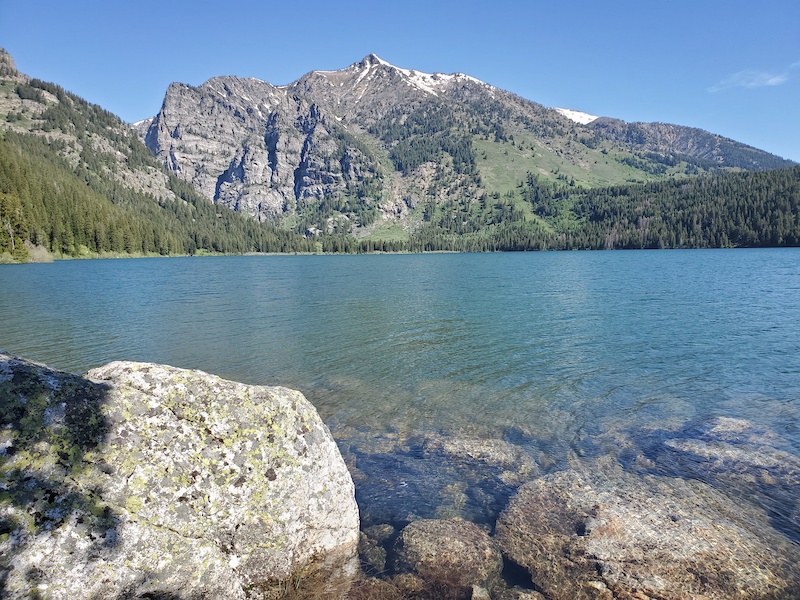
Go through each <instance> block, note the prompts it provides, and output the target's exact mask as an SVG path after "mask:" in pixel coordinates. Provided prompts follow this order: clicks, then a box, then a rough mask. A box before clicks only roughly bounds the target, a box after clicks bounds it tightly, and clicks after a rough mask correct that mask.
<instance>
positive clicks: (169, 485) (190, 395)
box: [0, 355, 358, 598]
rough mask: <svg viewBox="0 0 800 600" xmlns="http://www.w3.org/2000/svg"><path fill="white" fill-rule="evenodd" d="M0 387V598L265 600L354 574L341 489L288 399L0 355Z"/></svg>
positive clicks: (350, 502) (203, 377)
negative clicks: (293, 584)
mask: <svg viewBox="0 0 800 600" xmlns="http://www.w3.org/2000/svg"><path fill="white" fill-rule="evenodd" d="M0 375H2V376H1V377H0V401H2V413H0V416H2V437H0V518H1V519H2V523H0V525H1V526H0V534H2V536H0V549H2V558H0V569H2V571H1V572H0V582H2V583H0V585H2V588H3V589H2V592H3V594H0V595H7V596H9V597H28V595H29V594H30V593H34V592H35V593H38V594H40V595H43V596H45V597H49V598H67V597H85V596H93V597H98V598H105V597H117V596H137V595H141V594H151V595H153V594H155V595H159V594H161V595H164V594H178V595H179V597H187V598H188V597H226V598H247V597H252V596H258V597H269V593H270V590H271V589H272V588H273V587H275V586H276V585H278V584H280V582H282V581H285V580H287V579H290V578H293V577H295V578H296V577H297V574H298V573H303V574H304V576H308V577H311V576H314V577H315V579H316V581H317V584H316V585H321V586H323V587H324V585H327V584H328V583H330V584H331V586H332V587H331V589H334V587H336V585H337V583H338V581H339V580H341V579H347V578H348V577H349V576H350V575H352V573H353V571H354V570H355V568H356V566H357V564H356V548H357V544H358V508H357V506H356V504H355V497H354V487H353V482H352V479H351V478H350V475H349V473H348V472H347V469H346V467H345V465H344V461H343V460H342V458H341V455H340V454H339V451H338V449H337V447H336V444H335V442H334V441H333V439H332V437H331V435H330V433H329V432H328V430H327V428H326V426H325V425H324V423H322V421H321V419H320V418H319V416H318V414H317V413H316V411H315V409H314V408H313V406H311V404H310V403H309V402H308V401H307V400H306V399H305V398H304V397H303V396H302V394H300V393H299V392H296V391H293V390H289V389H286V388H279V387H263V386H248V385H244V384H240V383H236V382H231V381H225V380H223V379H220V378H219V377H216V376H213V375H209V374H206V373H202V372H199V371H187V370H183V369H177V368H173V367H168V366H163V365H154V364H143V363H126V362H118V363H111V364H109V365H106V366H104V367H101V368H99V369H95V370H93V371H90V372H89V373H88V374H87V375H86V376H85V377H79V376H76V375H70V374H67V373H61V372H58V371H55V370H52V369H49V368H47V367H45V366H43V365H36V364H34V363H30V362H27V361H24V360H21V359H15V358H12V357H10V356H7V355H0ZM320 573H326V574H327V575H326V576H323V577H320V576H319V574H320ZM32 574H33V575H32ZM326 577H327V578H326ZM337 589H338V588H337ZM176 597H178V596H176Z"/></svg>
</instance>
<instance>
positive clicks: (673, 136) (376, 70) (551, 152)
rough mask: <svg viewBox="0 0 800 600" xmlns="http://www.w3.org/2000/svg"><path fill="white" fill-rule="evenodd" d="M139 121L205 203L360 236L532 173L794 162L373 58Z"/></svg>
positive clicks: (643, 173) (572, 177) (688, 131)
mask: <svg viewBox="0 0 800 600" xmlns="http://www.w3.org/2000/svg"><path fill="white" fill-rule="evenodd" d="M137 131H138V132H139V134H140V135H141V136H142V137H143V139H144V141H145V143H146V145H147V146H148V148H150V149H151V151H152V152H153V153H154V155H155V156H156V158H157V159H158V160H159V161H160V162H161V163H162V164H163V165H164V166H165V167H166V168H167V169H168V170H171V171H172V172H174V173H176V174H177V175H178V176H180V177H181V178H183V179H184V180H185V181H187V182H189V183H191V184H192V185H193V186H194V187H195V188H197V189H198V190H199V191H200V192H201V193H203V194H204V195H205V196H206V197H209V198H211V199H212V200H213V201H214V202H217V203H219V204H223V205H225V206H229V207H231V208H233V209H234V210H237V211H241V212H245V213H247V214H250V215H251V216H253V217H255V218H256V219H258V220H260V221H265V220H278V221H288V222H289V223H292V224H297V223H301V224H303V223H304V224H305V225H307V229H308V230H313V231H317V230H327V231H336V230H345V231H348V232H350V233H354V234H356V235H364V234H368V233H369V232H370V231H372V230H374V228H375V227H376V226H378V227H380V226H382V225H383V226H391V225H392V224H399V225H401V226H402V227H403V228H405V229H407V230H409V231H413V229H414V227H416V223H417V222H418V220H419V214H418V213H419V207H420V206H422V205H423V204H425V202H426V201H427V200H428V199H431V198H432V199H434V201H446V200H448V199H452V198H454V197H456V196H463V195H465V194H466V195H468V196H469V197H470V198H471V199H472V200H474V201H479V200H480V199H481V198H483V197H485V196H487V195H491V194H493V193H508V192H509V191H510V190H513V188H514V186H515V185H516V184H518V183H519V182H521V181H522V180H523V179H524V177H525V176H526V174H527V173H528V172H532V173H534V174H536V175H537V176H539V177H543V178H544V179H545V180H548V181H553V182H557V181H563V182H565V183H570V184H572V185H576V184H577V185H580V186H585V187H596V186H602V185H610V184H615V183H627V182H631V181H640V182H646V181H651V180H653V179H659V178H666V177H675V176H685V175H693V174H699V173H704V172H714V171H718V170H761V169H771V168H781V167H789V166H791V165H793V164H794V163H792V162H791V161H787V160H784V159H781V158H780V157H776V156H774V155H771V154H769V153H766V152H764V151H761V150H758V149H756V148H752V147H750V146H747V145H745V144H741V143H739V142H735V141H734V140H729V139H727V138H724V137H722V136H718V135H715V134H712V133H709V132H705V131H703V130H700V129H696V128H690V127H685V126H680V125H669V124H662V123H625V122H624V121H621V120H619V119H613V118H609V117H595V116H594V115H587V114H586V113H581V112H580V111H575V110H572V109H560V108H548V107H545V106H543V105H541V104H538V103H536V102H534V101H532V100H527V99H525V98H522V97H520V96H518V95H516V94H513V93H511V92H508V91H505V90H502V89H500V88H497V87H494V86H492V85H490V84H488V83H485V82H483V81H481V80H478V79H476V78H474V77H471V76H469V75H465V74H462V73H453V74H449V75H447V74H443V73H425V72H422V71H416V70H412V69H405V68H401V67H397V66H394V65H392V64H390V63H388V62H386V61H384V60H382V59H381V58H379V57H378V56H377V55H375V54H370V55H367V56H366V57H364V58H363V59H362V60H360V61H357V62H354V63H352V64H351V65H349V66H348V67H345V68H343V69H338V70H332V71H310V72H308V73H306V74H305V75H303V76H301V77H300V78H298V79H297V80H295V81H293V82H291V83H289V84H287V85H283V86H275V85H272V84H270V83H268V82H265V81H262V80H259V79H255V78H249V79H244V78H240V77H235V76H218V77H213V78H211V79H209V80H207V81H206V82H204V83H203V84H201V85H200V86H187V85H185V84H180V83H173V84H171V85H170V86H169V87H168V89H167V91H166V93H165V97H164V102H163V104H162V108H161V110H160V111H159V113H158V114H157V115H155V116H154V117H152V119H151V120H148V121H145V122H142V123H140V124H139V125H137ZM505 156H510V157H511V158H509V159H508V160H505V159H504V157H505ZM480 157H483V159H484V160H483V161H482V160H480ZM511 163H514V164H513V165H512V164H511ZM376 223H377V225H376Z"/></svg>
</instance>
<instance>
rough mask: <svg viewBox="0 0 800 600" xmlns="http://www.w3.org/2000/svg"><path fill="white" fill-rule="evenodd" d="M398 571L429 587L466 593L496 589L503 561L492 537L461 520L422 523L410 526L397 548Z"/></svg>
mask: <svg viewBox="0 0 800 600" xmlns="http://www.w3.org/2000/svg"><path fill="white" fill-rule="evenodd" d="M394 553H395V554H394V569H395V571H396V572H409V573H414V574H416V575H418V576H419V577H420V578H422V579H423V580H424V581H426V582H427V584H428V585H429V586H430V585H431V584H435V585H441V586H443V587H445V588H451V589H452V591H453V592H458V591H465V590H468V589H470V588H471V587H472V586H480V587H485V588H488V589H491V588H493V587H494V586H495V585H497V583H498V582H499V580H500V573H501V571H502V569H503V558H502V556H501V554H500V550H499V548H498V547H497V545H496V544H495V542H494V541H493V540H492V539H491V538H490V537H489V535H488V534H487V533H486V532H485V531H483V530H482V529H481V528H480V527H478V526H477V525H475V524H474V523H470V522H469V521H462V520H460V519H452V520H439V519H421V520H419V521H414V522H413V523H411V524H409V525H407V526H406V527H405V528H404V529H403V531H402V532H401V533H400V536H399V537H398V539H397V541H396V542H395V546H394Z"/></svg>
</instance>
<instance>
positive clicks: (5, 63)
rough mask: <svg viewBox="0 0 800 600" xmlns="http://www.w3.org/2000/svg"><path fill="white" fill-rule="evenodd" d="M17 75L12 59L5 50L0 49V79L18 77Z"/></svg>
mask: <svg viewBox="0 0 800 600" xmlns="http://www.w3.org/2000/svg"><path fill="white" fill-rule="evenodd" d="M19 75H20V73H19V71H17V65H16V64H14V59H13V58H12V57H11V55H10V54H9V53H8V52H6V49H5V48H0V77H18V76H19Z"/></svg>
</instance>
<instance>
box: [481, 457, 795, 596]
mask: <svg viewBox="0 0 800 600" xmlns="http://www.w3.org/2000/svg"><path fill="white" fill-rule="evenodd" d="M496 539H497V540H498V543H499V544H500V546H501V548H502V550H503V552H504V554H505V555H506V556H507V557H508V558H509V559H511V560H512V561H514V562H516V563H518V564H519V565H521V566H523V567H524V568H526V569H527V570H528V571H529V572H530V574H531V577H532V579H533V582H534V583H535V584H536V586H537V587H538V588H540V589H541V590H542V591H543V592H544V593H545V595H546V596H548V597H553V598H570V599H575V600H580V599H584V598H585V599H589V598H592V599H595V598H604V599H605V598H608V599H611V598H617V597H620V598H659V599H663V600H666V599H672V598H674V599H678V598H681V599H683V598H704V599H708V600H710V599H720V600H722V599H726V598H732V597H736V598H763V597H767V596H769V597H770V598H772V597H775V598H791V597H797V596H795V595H793V594H797V593H798V592H800V571H799V570H798V567H797V565H798V564H800V562H799V561H800V549H798V547H797V546H795V545H794V544H792V543H791V542H789V540H788V539H787V538H785V537H784V536H782V535H781V534H780V533H778V532H777V531H776V530H775V529H774V528H773V527H772V525H771V523H770V521H769V518H768V516H767V515H766V514H765V513H764V512H763V511H759V510H758V509H756V508H754V507H751V506H749V505H744V504H743V503H736V502H735V501H733V500H731V499H730V498H729V497H727V496H725V495H724V494H721V493H720V492H718V491H716V490H714V489H713V488H712V487H711V486H709V485H707V484H704V483H701V482H698V481H686V480H681V479H677V478H667V477H656V476H648V477H636V476H631V475H628V474H625V473H623V472H621V470H619V469H614V468H604V469H601V468H598V469H596V470H593V471H582V472H578V471H563V472H558V473H553V474H551V475H548V476H546V477H543V478H541V479H538V480H536V481H533V482H530V483H528V484H526V485H524V486H522V487H521V488H520V489H519V491H518V493H517V495H516V496H515V497H514V498H513V499H512V500H511V502H510V503H509V506H508V507H507V508H506V510H505V511H503V513H502V514H501V516H500V519H499V520H498V523H497V531H496Z"/></svg>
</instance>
